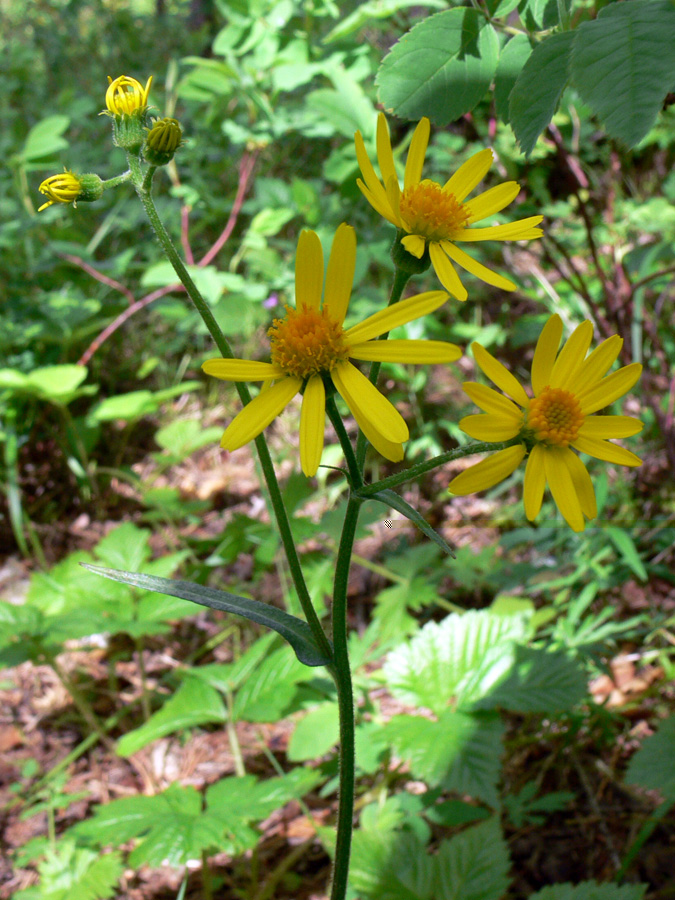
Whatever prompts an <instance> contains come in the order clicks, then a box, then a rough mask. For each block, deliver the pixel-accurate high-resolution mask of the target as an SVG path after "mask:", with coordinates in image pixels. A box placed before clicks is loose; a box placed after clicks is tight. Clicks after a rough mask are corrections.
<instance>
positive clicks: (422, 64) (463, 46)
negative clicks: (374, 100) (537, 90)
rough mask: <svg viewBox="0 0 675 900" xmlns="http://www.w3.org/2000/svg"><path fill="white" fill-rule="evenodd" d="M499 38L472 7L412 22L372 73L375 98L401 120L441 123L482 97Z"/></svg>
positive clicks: (494, 59)
mask: <svg viewBox="0 0 675 900" xmlns="http://www.w3.org/2000/svg"><path fill="white" fill-rule="evenodd" d="M498 57H499V39H498V38H497V35H496V33H495V31H494V29H493V28H492V26H491V25H489V24H488V23H487V22H486V19H485V17H484V16H482V15H480V14H479V13H478V12H477V11H476V10H475V9H466V8H462V9H449V10H447V11H445V12H440V13H436V14H435V15H433V16H430V17H429V18H428V19H424V21H422V22H420V23H419V24H418V25H415V26H414V28H412V29H411V30H410V31H409V32H407V34H404V35H403V37H402V38H401V39H400V40H399V42H398V43H397V44H395V45H394V48H393V50H392V51H391V52H390V53H389V54H388V56H386V57H385V58H384V60H383V62H382V65H381V66H380V69H379V71H378V73H377V84H378V86H379V98H380V101H381V102H382V103H383V104H384V106H385V108H386V109H387V110H388V111H390V112H393V113H395V114H396V115H397V116H401V117H402V118H404V119H420V118H422V116H428V117H429V118H430V119H431V121H432V122H434V124H436V125H441V126H442V125H447V124H448V123H449V122H454V121H455V120H456V119H458V118H460V116H463V115H464V114H465V113H467V112H470V111H471V110H472V109H473V108H474V106H476V104H477V103H478V102H479V101H480V100H482V99H483V97H484V96H485V93H486V91H487V89H488V88H489V86H490V82H491V81H492V79H493V77H494V74H495V71H496V69H497V59H498Z"/></svg>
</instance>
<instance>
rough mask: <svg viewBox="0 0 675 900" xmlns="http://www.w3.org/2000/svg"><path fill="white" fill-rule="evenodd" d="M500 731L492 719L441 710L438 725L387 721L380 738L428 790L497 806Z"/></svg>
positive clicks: (415, 719) (495, 718) (397, 718)
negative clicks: (436, 789) (387, 741)
mask: <svg viewBox="0 0 675 900" xmlns="http://www.w3.org/2000/svg"><path fill="white" fill-rule="evenodd" d="M503 732H504V726H503V724H502V722H501V720H500V718H499V716H497V715H496V714H491V713H477V714H473V713H465V712H453V711H452V710H446V711H445V712H444V713H443V714H442V715H441V716H440V717H439V718H438V721H433V720H432V719H427V718H425V717H424V716H408V715H401V716H393V717H392V718H391V719H390V720H389V722H388V723H387V725H386V726H385V733H386V734H387V736H388V737H389V739H390V740H391V743H392V745H393V746H394V747H395V748H396V751H397V753H398V754H399V755H400V756H401V757H402V758H403V759H406V760H409V761H410V770H411V772H412V773H413V775H415V777H416V778H421V779H423V780H424V781H426V782H427V784H429V785H430V786H432V787H435V786H439V787H442V788H443V789H444V790H447V791H457V792H458V793H460V794H469V795H471V796H472V797H476V798H478V799H480V800H484V801H485V802H486V803H489V804H490V805H491V806H494V807H496V806H498V804H499V793H498V791H497V784H498V781H499V776H500V774H501V761H500V760H501V754H502V750H503V748H502V734H503Z"/></svg>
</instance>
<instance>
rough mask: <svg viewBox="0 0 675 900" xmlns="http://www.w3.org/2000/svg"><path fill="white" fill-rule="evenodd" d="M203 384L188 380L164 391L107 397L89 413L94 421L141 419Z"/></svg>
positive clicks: (142, 391)
mask: <svg viewBox="0 0 675 900" xmlns="http://www.w3.org/2000/svg"><path fill="white" fill-rule="evenodd" d="M201 386H202V385H201V382H199V381H186V382H184V383H183V384H177V385H174V386H173V387H171V388H167V389H166V390H163V391H155V392H153V391H146V390H141V391H130V392H129V393H128V394H118V395H117V396H116V397H107V398H106V399H105V400H103V401H101V403H99V404H98V406H97V407H96V408H95V409H93V410H92V411H91V412H90V413H89V419H90V420H91V421H92V422H112V421H114V420H115V419H122V420H123V421H126V422H129V421H132V420H134V419H140V418H141V417H142V416H149V415H151V414H152V413H155V412H157V410H158V409H159V408H160V407H161V405H162V403H165V402H166V401H167V400H170V399H171V398H172V397H175V396H177V395H178V394H182V393H187V392H189V391H194V390H197V388H201Z"/></svg>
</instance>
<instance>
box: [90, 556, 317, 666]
mask: <svg viewBox="0 0 675 900" xmlns="http://www.w3.org/2000/svg"><path fill="white" fill-rule="evenodd" d="M82 565H83V566H84V568H85V569H89V570H90V571H91V572H96V574H97V575H103V577H104V578H110V579H112V581H121V582H122V583H123V584H131V585H133V586H134V587H138V588H142V589H143V590H145V591H156V592H157V593H158V594H166V595H167V596H169V597H180V598H181V599H182V600H190V601H192V603H198V604H199V605H200V606H208V607H210V608H211V609H220V610H222V611H223V612H229V613H235V614H236V615H238V616H243V617H244V618H245V619H249V621H251V622H257V623H258V624H259V625H265V626H266V627H267V628H271V629H272V630H273V631H276V632H277V634H280V635H281V636H282V638H285V639H286V640H287V641H288V643H289V644H290V645H291V647H292V648H293V650H294V651H295V655H296V656H297V657H298V659H299V660H300V662H301V663H304V664H305V665H306V666H327V665H330V663H331V659H330V657H329V656H327V655H326V653H324V651H323V650H322V648H321V647H320V646H319V644H318V642H317V641H316V639H315V637H314V635H313V634H312V631H311V629H310V627H309V625H308V624H307V623H306V622H303V621H302V619H298V618H297V617H296V616H291V615H289V614H288V613H287V612H284V611H283V610H282V609H277V608H276V607H275V606H268V605H267V603H261V602H260V601H259V600H251V599H250V598H249V597H240V596H239V595H238V594H231V593H230V592H229V591H219V590H217V589H216V588H210V587H205V586H204V585H202V584H195V583H194V582H192V581H175V580H173V579H172V578H159V577H158V576H156V575H142V574H140V573H138V572H122V571H119V570H118V569H106V568H104V567H103V566H92V565H88V564H86V563H82Z"/></svg>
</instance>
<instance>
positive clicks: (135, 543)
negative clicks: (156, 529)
mask: <svg viewBox="0 0 675 900" xmlns="http://www.w3.org/2000/svg"><path fill="white" fill-rule="evenodd" d="M149 544H150V532H149V531H148V529H147V528H138V527H137V526H136V525H134V524H133V522H124V523H123V524H122V525H119V526H118V527H117V528H115V529H113V530H112V531H110V532H109V533H108V534H107V535H106V536H105V537H104V538H102V539H101V540H100V541H99V542H98V544H97V545H96V548H95V550H94V553H95V554H96V556H97V557H98V559H100V561H101V562H102V563H105V565H106V566H109V567H110V568H120V569H121V568H124V569H128V570H130V571H131V572H137V571H138V569H139V567H140V566H142V565H143V563H144V562H147V560H148V559H149V557H150V547H149Z"/></svg>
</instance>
